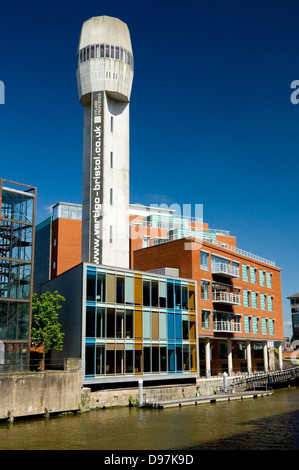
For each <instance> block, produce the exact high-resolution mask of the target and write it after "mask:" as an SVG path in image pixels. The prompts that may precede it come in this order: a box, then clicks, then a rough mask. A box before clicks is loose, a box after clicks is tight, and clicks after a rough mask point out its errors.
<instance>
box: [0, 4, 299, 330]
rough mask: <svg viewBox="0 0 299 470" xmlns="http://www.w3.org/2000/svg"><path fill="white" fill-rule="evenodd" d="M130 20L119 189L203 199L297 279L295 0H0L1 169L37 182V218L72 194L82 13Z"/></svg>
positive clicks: (286, 291) (77, 175)
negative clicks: (130, 75) (125, 182)
mask: <svg viewBox="0 0 299 470" xmlns="http://www.w3.org/2000/svg"><path fill="white" fill-rule="evenodd" d="M100 15H108V16H115V17H118V18H120V19H121V20H123V21H124V22H125V23H127V24H128V27H129V29H130V33H131V40H132V46H133V53H134V58H135V76H134V82H133V90H132V95H131V105H130V124H131V134H130V146H131V160H130V165H131V169H130V201H131V202H132V203H141V204H148V205H149V204H162V203H164V204H167V205H172V204H179V205H180V206H181V207H182V206H183V204H190V205H191V207H193V206H195V204H203V215H204V221H205V222H208V223H209V225H210V227H212V228H219V229H225V230H229V231H230V232H231V234H232V235H235V236H236V237H237V245H238V246H239V247H240V248H242V249H244V250H247V251H250V252H252V253H255V254H257V255H261V256H263V257H265V258H268V259H270V260H273V261H275V262H276V265H277V266H279V267H280V268H281V269H282V296H283V304H284V318H285V334H286V335H289V334H290V332H291V330H290V327H289V324H288V323H289V322H290V307H289V301H288V300H286V297H287V296H288V295H291V294H294V293H296V292H298V291H299V250H298V234H299V218H298V199H299V198H298V196H299V185H298V170H299V105H294V104H292V103H291V100H290V96H291V93H292V92H293V91H294V90H292V89H291V88H290V87H291V83H292V81H294V80H299V60H298V55H299V54H298V45H299V29H298V21H299V3H298V2H297V1H296V0H288V1H286V0H272V1H268V0H244V1H242V0H227V1H223V0H215V1H211V0H205V1H204V0H191V1H188V0H187V1H186V2H179V1H177V0H172V1H170V0H160V1H157V0H151V1H140V0H127V1H120V0H109V2H108V1H107V2H104V1H102V2H100V1H98V0H97V1H95V0H90V1H89V2H82V1H79V0H60V1H59V2H58V1H56V0H55V1H51V2H42V1H37V0H12V1H10V2H5V3H4V2H2V5H1V8H0V53H1V64H0V80H1V81H2V82H3V83H4V84H5V104H4V105H0V156H1V160H0V161H1V171H0V177H2V178H5V179H9V180H13V181H18V182H23V183H26V184H31V185H33V186H36V187H37V194H38V197H37V222H40V221H42V220H44V219H45V218H46V217H47V216H48V208H49V207H50V206H51V205H52V204H55V203H56V202H59V201H67V202H77V203H80V202H81V170H82V119H83V116H82V106H81V104H80V103H79V101H78V93H77V84H76V76H75V71H76V51H77V45H78V40H79V34H80V30H81V25H82V23H83V21H85V20H87V19H88V18H90V17H92V16H100Z"/></svg>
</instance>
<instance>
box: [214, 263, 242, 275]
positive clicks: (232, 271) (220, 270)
mask: <svg viewBox="0 0 299 470" xmlns="http://www.w3.org/2000/svg"><path fill="white" fill-rule="evenodd" d="M212 273H213V274H221V275H222V276H225V277H239V268H237V267H236V266H231V265H230V264H227V263H221V262H218V263H212Z"/></svg>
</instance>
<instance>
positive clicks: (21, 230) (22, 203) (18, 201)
mask: <svg viewBox="0 0 299 470" xmlns="http://www.w3.org/2000/svg"><path fill="white" fill-rule="evenodd" d="M0 192H1V199H0V204H1V208H0V349H1V354H0V371H8V370H10V371H18V370H24V368H26V367H27V366H28V358H29V336H30V317H31V313H30V312H31V294H32V278H33V276H32V257H33V247H34V229H33V228H34V219H35V188H32V187H29V186H25V185H20V184H18V183H13V182H9V181H6V180H0Z"/></svg>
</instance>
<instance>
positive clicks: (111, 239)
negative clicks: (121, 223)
mask: <svg viewBox="0 0 299 470" xmlns="http://www.w3.org/2000/svg"><path fill="white" fill-rule="evenodd" d="M112 241H113V238H112V225H110V234H109V242H110V243H112Z"/></svg>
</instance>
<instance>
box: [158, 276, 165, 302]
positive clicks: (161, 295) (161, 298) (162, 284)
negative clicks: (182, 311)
mask: <svg viewBox="0 0 299 470" xmlns="http://www.w3.org/2000/svg"><path fill="white" fill-rule="evenodd" d="M159 303H160V307H162V308H163V307H166V281H159Z"/></svg>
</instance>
